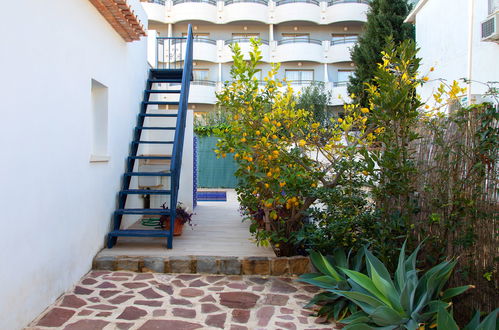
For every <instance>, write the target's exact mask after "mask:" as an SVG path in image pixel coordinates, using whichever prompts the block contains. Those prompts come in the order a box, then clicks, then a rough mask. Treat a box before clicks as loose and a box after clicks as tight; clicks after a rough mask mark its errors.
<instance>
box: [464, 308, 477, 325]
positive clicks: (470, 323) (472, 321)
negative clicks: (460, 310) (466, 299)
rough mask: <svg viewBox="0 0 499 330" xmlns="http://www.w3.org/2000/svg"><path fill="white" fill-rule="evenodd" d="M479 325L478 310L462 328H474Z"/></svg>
mask: <svg viewBox="0 0 499 330" xmlns="http://www.w3.org/2000/svg"><path fill="white" fill-rule="evenodd" d="M479 325H480V310H477V311H476V312H475V315H473V318H472V319H471V321H470V322H469V323H468V324H467V325H466V326H465V327H464V328H463V330H476V329H478V326H479Z"/></svg>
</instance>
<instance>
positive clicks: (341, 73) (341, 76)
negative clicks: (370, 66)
mask: <svg viewBox="0 0 499 330" xmlns="http://www.w3.org/2000/svg"><path fill="white" fill-rule="evenodd" d="M353 73H354V71H353V70H341V69H340V70H338V81H337V82H336V85H338V86H340V85H346V83H347V82H348V81H349V80H350V76H351V75H353Z"/></svg>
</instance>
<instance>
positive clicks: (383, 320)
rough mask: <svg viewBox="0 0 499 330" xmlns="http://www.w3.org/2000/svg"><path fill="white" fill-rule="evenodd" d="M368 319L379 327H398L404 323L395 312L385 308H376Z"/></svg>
mask: <svg viewBox="0 0 499 330" xmlns="http://www.w3.org/2000/svg"><path fill="white" fill-rule="evenodd" d="M369 317H370V318H371V319H372V320H373V322H374V323H376V324H377V325H381V326H388V325H398V324H401V323H402V322H403V321H404V319H403V318H402V317H401V316H400V314H399V313H397V311H395V310H394V309H392V308H390V307H386V306H380V307H378V308H376V310H375V311H374V313H372V314H371V315H369Z"/></svg>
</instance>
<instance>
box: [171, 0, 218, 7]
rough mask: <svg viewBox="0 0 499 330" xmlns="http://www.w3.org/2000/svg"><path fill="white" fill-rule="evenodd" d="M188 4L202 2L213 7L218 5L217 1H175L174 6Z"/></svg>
mask: <svg viewBox="0 0 499 330" xmlns="http://www.w3.org/2000/svg"><path fill="white" fill-rule="evenodd" d="M187 2H200V3H207V4H210V5H213V6H216V5H217V1H216V0H173V5H174V6H175V5H178V4H181V3H187Z"/></svg>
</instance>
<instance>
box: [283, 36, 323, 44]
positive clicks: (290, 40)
mask: <svg viewBox="0 0 499 330" xmlns="http://www.w3.org/2000/svg"><path fill="white" fill-rule="evenodd" d="M294 43H307V44H316V45H322V41H321V40H317V39H310V38H300V37H296V38H286V39H281V40H278V41H277V45H285V44H294Z"/></svg>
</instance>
